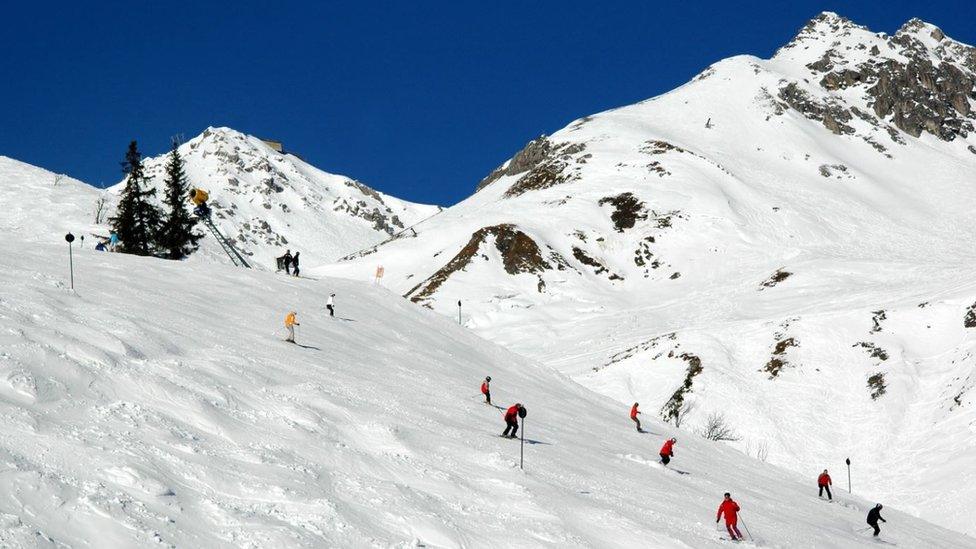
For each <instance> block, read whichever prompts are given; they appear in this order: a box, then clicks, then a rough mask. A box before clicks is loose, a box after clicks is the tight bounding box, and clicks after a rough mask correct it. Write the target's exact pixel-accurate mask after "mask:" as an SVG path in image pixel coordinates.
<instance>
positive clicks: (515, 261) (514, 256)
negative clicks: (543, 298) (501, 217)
mask: <svg viewBox="0 0 976 549" xmlns="http://www.w3.org/2000/svg"><path fill="white" fill-rule="evenodd" d="M489 237H494V244H495V248H496V249H497V250H498V252H499V254H501V257H502V264H503V265H504V268H505V272H507V273H508V274H511V275H515V274H526V273H528V274H537V275H538V274H540V273H542V272H544V271H546V270H550V269H553V264H555V265H556V268H558V269H564V268H565V266H566V262H565V260H564V259H562V258H561V257H560V256H559V255H558V254H556V253H555V252H553V251H552V250H549V251H548V252H549V253H548V254H547V255H548V259H547V258H546V257H544V256H543V253H542V250H541V249H540V248H539V245H538V244H536V242H535V240H533V239H532V237H530V236H529V235H527V234H525V233H524V232H522V231H520V230H519V229H518V228H517V227H515V225H509V224H503V225H492V226H490V227H483V228H481V229H478V230H477V231H475V233H474V234H472V235H471V238H470V240H468V243H467V244H465V246H464V247H463V248H461V251H459V252H458V253H457V255H455V256H454V258H452V259H451V261H449V262H448V263H447V265H445V266H443V267H442V268H440V269H439V270H438V271H437V272H436V273H434V274H433V275H431V276H430V277H428V278H427V280H425V281H423V282H421V283H420V284H417V285H416V286H414V287H413V288H411V290H410V291H409V292H407V293H406V295H404V297H409V298H410V300H411V301H413V302H417V301H421V300H424V299H427V298H429V297H430V296H432V295H433V294H434V293H435V292H436V291H437V289H438V288H440V286H441V285H442V284H443V283H444V282H446V281H447V279H448V278H450V276H451V275H452V274H454V273H456V272H458V271H462V270H464V268H465V267H467V266H468V265H469V264H470V263H471V260H472V259H473V258H474V257H475V255H476V254H477V253H478V250H479V249H481V246H482V244H484V243H485V242H487V241H488V239H489ZM544 289H545V282H544V281H543V280H542V277H541V276H540V277H539V283H538V291H540V292H541V291H543V290H544Z"/></svg>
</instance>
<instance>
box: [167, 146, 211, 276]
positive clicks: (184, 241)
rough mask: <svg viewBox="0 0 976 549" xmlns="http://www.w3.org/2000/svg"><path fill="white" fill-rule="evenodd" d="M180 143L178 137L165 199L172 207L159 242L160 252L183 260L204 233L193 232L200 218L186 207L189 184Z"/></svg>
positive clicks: (168, 168)
mask: <svg viewBox="0 0 976 549" xmlns="http://www.w3.org/2000/svg"><path fill="white" fill-rule="evenodd" d="M176 146H177V142H176V141H175V140H174V141H173V149H172V150H171V151H170V153H169V163H167V164H166V196H165V197H164V198H163V201H164V202H165V203H166V206H167V207H168V208H169V213H168V214H167V215H166V219H165V220H163V226H162V228H161V229H160V231H159V239H158V240H157V242H156V243H157V245H158V246H159V250H160V253H162V254H163V255H164V256H165V257H168V258H169V259H183V258H184V257H186V256H188V255H190V254H191V253H193V252H195V251H196V249H197V247H198V245H197V241H198V240H200V239H201V238H203V235H202V234H199V233H196V232H194V231H193V228H194V227H195V226H196V224H197V220H196V219H194V218H193V217H191V216H190V212H189V211H188V210H187V208H186V205H187V200H188V199H189V186H188V185H187V182H186V172H184V171H183V158H182V157H181V156H180V151H179V150H177V147H176Z"/></svg>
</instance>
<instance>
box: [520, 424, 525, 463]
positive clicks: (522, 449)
mask: <svg viewBox="0 0 976 549" xmlns="http://www.w3.org/2000/svg"><path fill="white" fill-rule="evenodd" d="M519 469H523V470H524V469H525V418H524V417H523V418H522V442H521V443H520V444H519Z"/></svg>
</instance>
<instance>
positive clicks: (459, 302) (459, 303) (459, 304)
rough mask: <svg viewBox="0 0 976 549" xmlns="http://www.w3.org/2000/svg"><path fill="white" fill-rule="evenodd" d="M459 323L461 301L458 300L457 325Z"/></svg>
mask: <svg viewBox="0 0 976 549" xmlns="http://www.w3.org/2000/svg"><path fill="white" fill-rule="evenodd" d="M460 323H461V300H460V299H459V300H458V324H460Z"/></svg>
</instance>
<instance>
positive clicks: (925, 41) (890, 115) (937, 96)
mask: <svg viewBox="0 0 976 549" xmlns="http://www.w3.org/2000/svg"><path fill="white" fill-rule="evenodd" d="M866 31H867V29H865V28H864V27H859V26H857V25H854V24H853V23H851V22H850V21H849V20H847V19H845V18H843V17H839V16H837V15H834V14H829V13H824V14H820V15H819V16H817V17H815V18H814V19H813V20H811V21H810V22H809V23H807V25H806V26H805V27H804V28H803V29H802V30H801V31H800V33H799V34H798V35H797V37H796V38H795V39H794V40H793V41H792V42H790V44H788V45H787V46H785V47H784V48H783V49H784V50H788V49H790V48H798V47H806V44H807V43H808V41H810V40H820V41H822V42H826V40H827V39H831V40H833V42H831V44H832V46H831V48H830V49H828V50H827V51H826V52H824V54H823V55H822V57H821V58H820V59H818V60H817V61H814V62H811V63H808V64H807V65H806V68H808V69H810V71H811V72H812V73H813V74H814V75H815V76H817V77H819V84H820V87H821V88H823V89H824V90H827V91H830V92H839V91H844V90H850V89H857V90H860V91H862V93H863V96H862V98H863V100H864V101H865V103H866V105H867V106H868V107H869V108H870V109H871V110H872V111H873V112H874V115H875V116H876V117H877V119H879V120H874V121H872V120H870V119H868V118H867V117H865V116H863V115H862V114H859V113H856V112H854V109H856V106H851V105H849V104H845V100H844V99H843V98H842V97H841V96H839V95H838V96H837V97H836V101H834V100H833V98H832V99H830V100H828V101H823V100H820V101H818V100H816V99H814V98H811V97H810V96H809V94H806V93H805V92H804V91H803V90H802V89H800V88H799V86H798V85H797V83H796V82H790V83H787V84H785V85H784V86H783V87H782V88H781V89H780V92H779V97H780V98H781V99H782V100H783V101H785V102H786V103H787V104H788V105H789V106H791V107H793V108H794V109H796V110H798V111H800V112H801V113H803V114H804V115H805V116H807V117H808V118H811V119H813V120H818V121H821V122H822V123H823V124H824V126H826V127H827V128H828V129H830V130H831V131H832V132H834V133H838V134H840V133H844V134H849V133H854V130H853V128H851V127H850V126H849V125H848V124H847V122H849V121H850V120H851V113H852V112H854V114H855V115H856V116H858V117H860V118H862V119H864V120H866V121H868V122H869V123H871V124H872V125H874V126H876V127H877V126H882V125H887V124H889V123H890V124H891V125H893V126H894V127H895V128H897V129H898V130H901V131H902V132H905V133H906V134H908V135H911V136H913V137H919V136H920V135H921V134H922V133H929V134H931V135H934V136H936V137H938V138H939V139H942V140H944V141H952V140H953V139H956V138H957V137H966V136H967V135H968V134H969V133H970V132H972V131H973V120H974V118H976V117H974V114H973V110H974V109H973V101H974V100H976V87H974V84H976V48H972V47H969V46H966V45H963V44H961V43H959V42H956V41H954V40H951V39H950V38H948V37H946V36H945V33H943V32H942V31H941V30H940V29H938V28H936V27H934V26H932V25H929V24H927V23H925V22H923V21H920V20H918V19H913V20H911V21H909V22H908V23H906V24H905V25H904V26H902V28H901V29H900V30H899V31H898V32H897V33H896V34H895V35H894V36H885V35H873V34H869V33H868V32H866ZM872 41H873V42H875V43H874V44H871V45H870V48H868V46H867V43H870V42H872ZM855 42H856V45H855V46H854V47H853V50H854V51H859V50H867V51H869V52H870V55H869V56H863V55H856V54H851V53H850V52H849V51H848V50H851V49H852V47H851V45H850V44H851V43H855ZM842 44H844V45H845V46H846V47H842ZM831 97H832V96H831ZM849 100H850V98H849V96H848V99H847V101H849ZM892 138H893V139H895V140H896V141H897V139H896V138H895V137H894V136H892ZM876 148H877V147H876ZM879 151H880V149H879ZM880 152H884V151H880Z"/></svg>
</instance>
